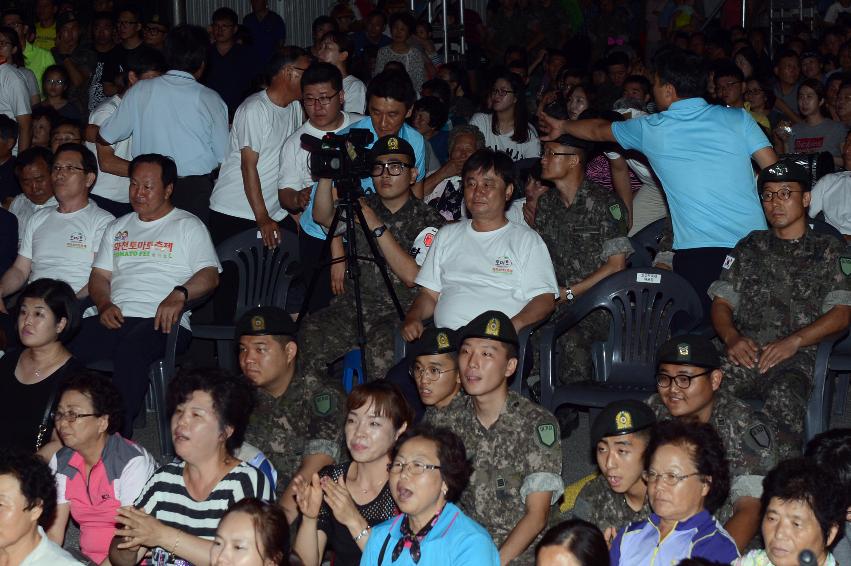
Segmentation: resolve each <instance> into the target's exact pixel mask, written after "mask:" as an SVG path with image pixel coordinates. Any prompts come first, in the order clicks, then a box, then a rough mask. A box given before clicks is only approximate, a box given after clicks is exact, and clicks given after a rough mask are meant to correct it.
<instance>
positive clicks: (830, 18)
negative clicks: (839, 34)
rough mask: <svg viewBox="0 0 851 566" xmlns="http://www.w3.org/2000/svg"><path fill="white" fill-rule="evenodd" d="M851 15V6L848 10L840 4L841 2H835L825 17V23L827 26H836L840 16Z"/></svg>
mask: <svg viewBox="0 0 851 566" xmlns="http://www.w3.org/2000/svg"><path fill="white" fill-rule="evenodd" d="M849 13H851V6H848V7H847V8H846V7H845V6H843V5H842V4H840V3H839V2H834V3H833V4H831V5H830V7H829V8H828V9H827V12H826V13H825V15H824V22H825V23H826V24H835V23H836V20H837V18H839V14H849Z"/></svg>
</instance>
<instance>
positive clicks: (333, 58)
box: [317, 31, 366, 114]
mask: <svg viewBox="0 0 851 566" xmlns="http://www.w3.org/2000/svg"><path fill="white" fill-rule="evenodd" d="M353 56H354V44H353V43H352V40H351V39H350V37H349V36H348V35H346V34H345V33H342V32H339V31H331V32H328V33H326V34H325V35H324V36H323V37H322V43H320V44H319V55H318V57H317V58H318V59H319V60H320V61H321V62H323V63H330V64H332V65H334V66H335V67H337V69H338V70H339V71H340V74H341V75H342V76H343V84H342V90H343V95H344V101H345V102H344V103H343V110H345V111H346V112H353V113H355V114H365V113H366V85H365V84H363V81H361V80H360V79H359V78H357V77H356V76H354V75H353V74H351V73H350V72H349V68H350V67H351V59H352V57H353Z"/></svg>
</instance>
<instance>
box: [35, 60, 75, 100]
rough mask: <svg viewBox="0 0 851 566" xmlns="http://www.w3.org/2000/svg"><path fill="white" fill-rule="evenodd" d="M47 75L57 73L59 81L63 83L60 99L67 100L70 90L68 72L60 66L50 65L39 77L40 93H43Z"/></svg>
mask: <svg viewBox="0 0 851 566" xmlns="http://www.w3.org/2000/svg"><path fill="white" fill-rule="evenodd" d="M48 73H57V74H58V75H60V79H61V80H62V81H63V82H62V85H63V86H64V88H63V89H62V98H64V99H65V100H68V90H69V89H70V88H71V76H70V75H69V74H68V71H66V70H65V67H62V66H61V65H51V66H49V67H48V68H46V69H45V70H44V73H43V74H42V75H41V88H42V91H45V90H46V88H45V85H46V84H47V74H48Z"/></svg>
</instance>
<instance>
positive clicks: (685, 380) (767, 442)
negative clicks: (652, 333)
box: [647, 335, 780, 549]
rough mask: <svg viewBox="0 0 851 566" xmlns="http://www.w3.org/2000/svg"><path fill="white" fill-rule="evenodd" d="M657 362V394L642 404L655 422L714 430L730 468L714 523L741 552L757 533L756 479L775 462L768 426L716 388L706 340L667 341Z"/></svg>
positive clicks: (717, 362) (716, 362)
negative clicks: (677, 421) (686, 422)
mask: <svg viewBox="0 0 851 566" xmlns="http://www.w3.org/2000/svg"><path fill="white" fill-rule="evenodd" d="M657 359H658V362H659V372H658V374H657V377H656V387H657V391H658V392H657V393H656V394H654V395H653V396H651V397H650V398H649V399H648V400H647V404H648V405H650V407H651V408H652V409H653V411H654V412H655V413H656V416H657V417H658V418H659V419H660V420H662V419H668V418H671V417H674V418H686V419H695V420H698V421H700V422H703V423H709V424H711V425H712V426H714V427H715V430H716V431H717V432H718V435H719V436H720V437H721V440H722V441H723V442H724V449H725V450H726V452H727V460H728V461H729V463H730V495H729V497H728V498H727V501H726V502H725V503H724V505H723V506H722V507H721V508H720V509H719V510H718V511H717V512H716V513H715V517H716V518H717V519H718V520H719V521H721V522H722V523H727V524H728V525H730V528H729V529H728V531H729V532H730V535H731V536H732V537H733V538H734V539H736V543H737V544H738V546H739V549H744V548H745V546H746V545H747V544H748V542H750V540H751V539H752V538H753V537H754V535H756V533H757V530H758V529H759V521H760V506H759V496H760V494H761V493H762V478H763V476H764V475H765V474H767V473H768V471H769V470H771V469H772V468H773V467H774V466H776V465H777V463H778V462H779V461H780V458H779V456H778V446H777V441H776V440H775V436H776V432H775V430H774V423H773V422H771V421H770V420H769V419H768V418H766V417H765V416H764V415H762V414H760V413H758V412H756V411H754V410H753V409H752V408H751V407H750V405H748V404H747V403H745V402H744V401H742V400H741V399H738V398H737V397H735V396H733V395H732V394H731V393H730V392H728V391H727V390H726V387H722V381H724V385H726V380H724V374H723V373H722V371H721V369H720V368H721V357H720V356H719V355H718V351H717V350H716V349H715V346H714V345H713V344H712V341H711V340H709V339H708V338H705V337H703V336H696V335H686V336H678V337H675V338H672V339H671V340H669V341H668V342H666V343H665V344H663V345H662V346H661V347H660V348H659V352H658V356H657ZM734 517H735V520H734V521H732V522H731V521H730V519H732V518H734Z"/></svg>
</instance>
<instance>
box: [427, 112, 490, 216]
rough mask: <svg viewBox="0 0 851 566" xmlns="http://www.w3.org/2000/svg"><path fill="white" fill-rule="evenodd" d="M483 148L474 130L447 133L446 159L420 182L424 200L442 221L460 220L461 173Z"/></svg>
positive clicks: (481, 138)
mask: <svg viewBox="0 0 851 566" xmlns="http://www.w3.org/2000/svg"><path fill="white" fill-rule="evenodd" d="M483 147H485V137H484V136H483V135H482V132H480V131H479V129H478V128H477V127H475V126H468V125H461V126H455V127H454V128H452V131H450V132H449V140H448V142H447V149H448V152H449V159H447V160H446V162H445V163H444V164H443V165H441V166H440V169H438V170H437V171H435V172H434V173H432V174H431V175H429V176H428V177H426V178H425V180H424V181H423V192H424V193H425V197H424V200H425V201H426V202H427V203H428V204H430V205H431V206H432V207H434V208H435V209H437V211H438V212H439V213H440V214H441V216H443V217H444V218H445V219H446V220H449V221H452V220H459V219H460V218H461V217H462V208H463V202H464V186H463V183H462V181H461V170H462V169H463V168H464V163H466V162H467V159H468V158H469V157H470V156H471V155H473V154H474V153H475V152H477V151H478V150H480V149H482V148H483Z"/></svg>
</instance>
